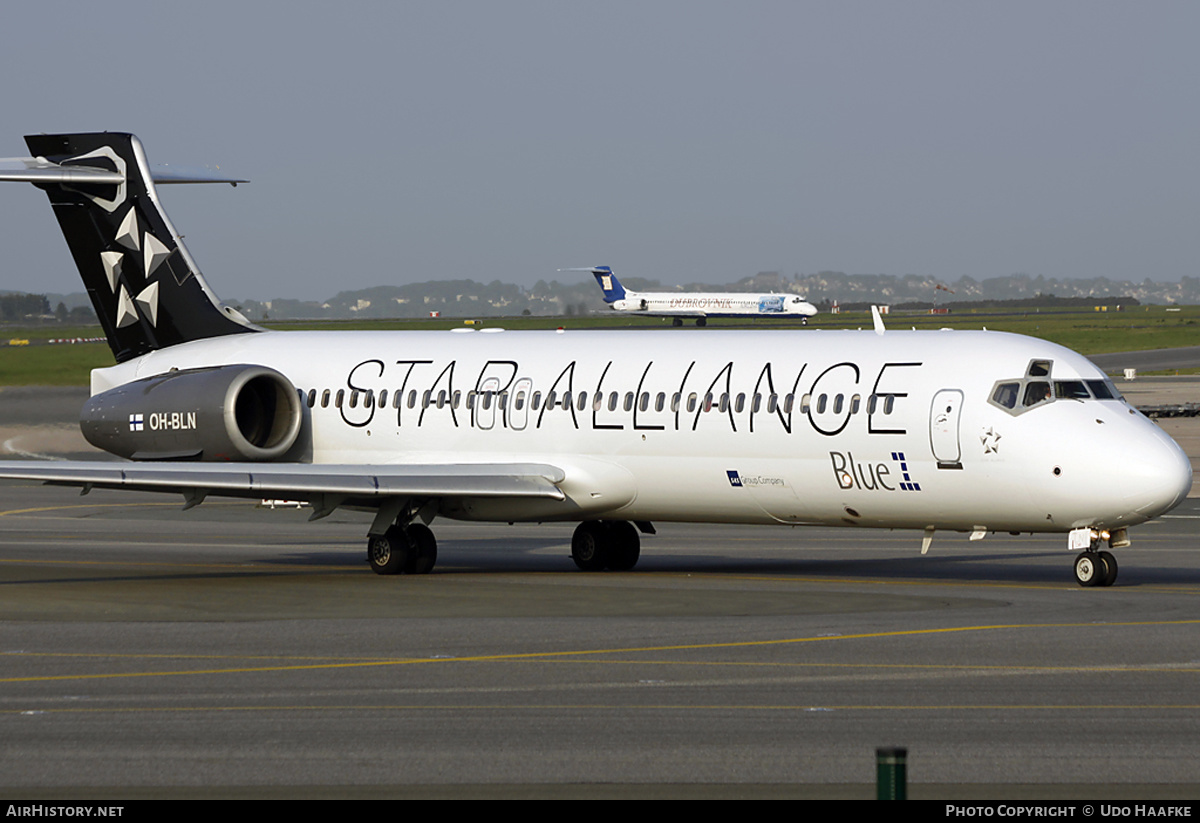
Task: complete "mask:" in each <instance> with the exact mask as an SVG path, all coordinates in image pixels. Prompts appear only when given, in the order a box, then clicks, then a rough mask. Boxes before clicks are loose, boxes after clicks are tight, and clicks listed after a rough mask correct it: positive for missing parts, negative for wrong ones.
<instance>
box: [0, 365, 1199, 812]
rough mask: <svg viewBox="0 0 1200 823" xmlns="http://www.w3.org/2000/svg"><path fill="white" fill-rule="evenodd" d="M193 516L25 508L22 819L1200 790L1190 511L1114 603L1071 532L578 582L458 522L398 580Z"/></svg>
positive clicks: (230, 515)
mask: <svg viewBox="0 0 1200 823" xmlns="http://www.w3.org/2000/svg"><path fill="white" fill-rule="evenodd" d="M1141 385H1143V386H1149V385H1150V383H1148V382H1146V383H1142V384H1141ZM1166 385H1167V386H1168V387H1169V386H1176V387H1178V386H1185V385H1192V384H1184V383H1176V384H1170V383H1168V384H1166ZM1122 389H1123V390H1125V391H1126V392H1128V391H1129V390H1128V387H1127V386H1124V385H1122ZM1168 391H1169V392H1174V393H1176V394H1177V393H1178V392H1179V391H1184V392H1188V391H1191V389H1190V388H1185V389H1178V388H1174V389H1168ZM1191 399H1192V400H1194V399H1195V398H1191ZM0 400H8V401H12V402H4V403H3V404H0V408H3V409H6V410H9V411H7V412H0V418H5V417H6V418H7V419H0V427H7V428H6V431H5V433H6V435H7V436H6V438H5V442H8V441H13V443H14V445H16V446H17V447H19V448H20V447H22V446H21V444H26V445H32V444H33V441H32V440H28V439H24V438H28V437H32V436H33V433H32V431H33V429H39V430H40V429H44V428H45V427H53V426H55V425H58V423H56V421H55V420H54V419H53V418H54V415H53V414H49V413H47V412H45V409H46V408H49V407H51V406H54V403H53V402H50V401H48V400H46V396H45V395H39V394H38V393H36V392H34V393H33V394H32V395H31V397H30V399H29V402H31V403H33V404H34V406H35V407H40V408H42V409H43V413H42V414H38V415H34V416H33V417H32V419H28V420H25V421H24V422H22V420H21V413H19V412H18V411H17V410H19V409H21V408H24V407H23V405H22V403H21V402H16V400H15V398H14V397H13V396H12V395H10V394H7V393H0ZM63 402H64V403H66V404H69V403H70V402H73V401H70V400H66V401H63ZM1178 425H1179V426H1180V431H1181V432H1182V435H1181V436H1180V440H1181V442H1183V443H1185V448H1188V449H1189V453H1191V454H1193V455H1195V454H1196V453H1197V452H1198V451H1200V449H1197V448H1194V447H1190V446H1188V445H1187V444H1188V443H1193V444H1197V445H1200V443H1197V440H1196V438H1195V432H1194V431H1192V429H1188V428H1187V425H1188V424H1187V421H1180V422H1179V424H1178ZM1192 425H1193V427H1194V425H1195V424H1194V421H1193V424H1192ZM42 434H43V435H45V434H46V432H44V431H43V432H42ZM1187 438H1192V439H1191V440H1188V439H1187ZM39 442H41V443H42V444H43V445H42V448H45V446H44V444H45V443H49V444H50V445H51V446H53V444H54V443H55V442H57V441H55V438H53V437H51V436H47V437H46V438H45V440H44V441H39ZM62 448H63V449H64V450H66V451H71V450H73V449H74V448H75V447H74V446H73V445H67V446H63V447H62ZM22 450H23V451H26V452H29V453H31V454H33V453H43V452H40V451H39V449H35V448H22ZM179 509H180V502H179V501H178V500H175V499H173V498H164V497H161V496H150V495H130V494H120V493H116V492H104V491H95V492H93V493H91V494H90V495H88V496H86V497H80V496H79V495H78V493H77V492H76V491H73V490H68V489H54V488H49V487H41V486H36V485H31V484H17V483H10V484H5V485H3V486H0V739H3V741H4V746H3V747H0V789H2V790H3V791H4V793H5V795H6V796H8V797H18V796H28V797H41V798H46V797H68V796H82V795H86V796H90V797H94V798H100V797H135V796H170V797H184V796H196V797H205V796H288V797H298V796H321V797H328V796H354V795H357V796H388V795H395V796H451V797H469V796H475V797H477V796H496V797H518V796H598V797H647V796H649V797H679V796H691V797H708V796H721V797H742V796H759V797H766V796H809V797H812V796H824V797H864V798H869V797H872V796H873V792H874V787H873V780H874V774H875V773H874V768H875V764H874V752H875V749H876V747H879V746H897V745H898V746H906V747H907V748H908V776H909V781H910V791H909V795H910V797H936V798H993V799H995V798H1018V797H1024V798H1030V797H1044V798H1076V799H1087V800H1092V801H1095V800H1104V799H1116V798H1134V797H1140V798H1155V799H1165V798H1181V797H1183V798H1191V797H1196V796H1198V795H1200V701H1198V699H1197V697H1196V695H1197V694H1200V641H1198V640H1197V638H1198V637H1200V559H1198V549H1200V539H1198V537H1200V534H1198V532H1200V500H1197V499H1190V500H1189V501H1187V502H1186V503H1185V504H1183V506H1181V507H1180V508H1178V509H1176V510H1175V511H1174V512H1172V513H1171V514H1170V515H1168V516H1166V517H1164V518H1162V519H1160V520H1158V521H1155V522H1153V523H1149V524H1146V525H1144V526H1141V527H1139V528H1137V529H1135V530H1133V532H1132V537H1133V541H1134V542H1133V546H1132V547H1131V548H1128V549H1124V550H1120V551H1119V552H1118V553H1117V557H1118V559H1119V561H1120V564H1121V571H1120V578H1119V579H1118V581H1117V584H1116V585H1115V586H1113V587H1112V588H1109V589H1083V588H1080V587H1079V586H1077V585H1076V584H1075V583H1074V580H1073V576H1072V573H1071V559H1072V556H1071V555H1070V554H1069V553H1068V552H1067V551H1066V549H1065V540H1064V539H1063V538H1062V537H1061V536H1058V537H1052V536H1045V537H1029V536H1021V537H1011V536H1007V535H990V536H988V537H987V538H986V539H985V540H983V541H980V542H968V541H967V539H966V535H961V534H945V535H943V534H940V533H939V535H938V536H937V537H936V538H935V540H934V543H933V547H932V549H931V551H930V554H929V555H927V556H924V557H922V556H921V555H920V554H919V547H920V535H919V534H916V533H909V532H886V531H882V532H876V531H867V530H849V529H844V530H842V529H786V528H777V529H776V528H735V527H713V526H681V525H673V524H661V525H660V526H659V534H658V535H656V536H654V537H648V538H646V539H645V540H644V542H643V558H642V561H641V563H640V564H639V567H638V569H637V570H636V571H634V572H630V573H620V574H613V573H603V574H584V573H581V572H578V571H576V570H575V569H574V565H573V564H572V562H571V560H570V557H569V541H570V534H571V527H570V526H569V525H554V526H551V525H546V526H511V527H510V526H503V525H500V526H496V525H465V524H454V523H446V522H442V521H438V522H437V523H436V524H435V525H436V531H437V534H438V538H439V547H440V559H439V565H438V567H437V569H436V570H435V571H434V573H433V574H431V575H428V576H423V577H406V576H400V577H394V578H383V577H378V576H376V575H374V574H371V572H370V570H369V568H368V566H367V564H366V563H365V562H364V559H363V555H364V551H363V548H364V546H363V544H364V541H363V533H364V531H365V527H366V522H367V521H366V519H365V516H363V515H354V514H341V513H338V514H335V515H334V516H332V517H330V518H328V519H326V520H323V521H320V522H317V523H311V524H310V523H306V522H305V520H306V518H307V514H308V512H307V511H304V510H295V509H277V510H269V509H262V508H259V507H256V506H254V505H253V504H247V503H242V502H230V503H223V502H219V501H217V502H210V503H205V504H204V505H203V506H200V507H198V508H196V509H192V510H190V511H187V512H181V511H180V510H179Z"/></svg>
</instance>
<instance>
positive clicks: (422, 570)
mask: <svg viewBox="0 0 1200 823" xmlns="http://www.w3.org/2000/svg"><path fill="white" fill-rule="evenodd" d="M408 539H409V542H410V543H411V544H412V546H413V552H412V554H411V556H410V557H409V558H408V567H407V568H406V569H405V570H404V571H405V572H406V573H407V574H429V573H430V572H431V571H433V567H434V564H436V563H437V538H435V537H434V536H433V532H432V531H430V529H429V527H428V526H426V525H425V524H423V523H413V524H412V525H410V526H409V527H408Z"/></svg>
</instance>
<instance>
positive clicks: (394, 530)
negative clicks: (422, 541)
mask: <svg viewBox="0 0 1200 823" xmlns="http://www.w3.org/2000/svg"><path fill="white" fill-rule="evenodd" d="M410 550H411V546H410V544H409V540H408V535H406V534H405V533H404V529H402V528H400V527H399V526H392V527H391V528H390V529H388V530H387V531H386V532H384V533H383V534H373V535H371V536H369V537H368V538H367V560H368V561H370V563H371V571H373V572H375V574H400V573H401V572H402V571H404V567H405V565H407V562H408V557H409V555H410V553H411V551H410Z"/></svg>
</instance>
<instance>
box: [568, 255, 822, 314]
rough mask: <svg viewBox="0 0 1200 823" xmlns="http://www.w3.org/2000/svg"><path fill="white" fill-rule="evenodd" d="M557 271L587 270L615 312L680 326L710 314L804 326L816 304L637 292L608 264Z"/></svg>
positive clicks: (790, 298)
mask: <svg viewBox="0 0 1200 823" xmlns="http://www.w3.org/2000/svg"><path fill="white" fill-rule="evenodd" d="M561 271H587V272H591V273H592V274H593V275H595V277H596V282H597V283H599V284H600V289H601V291H603V292H604V302H605V303H607V304H608V305H609V306H611V307H612V308H613V309H614V310H616V311H627V312H633V313H635V314H649V315H654V316H656V317H673V318H674V325H676V326H682V325H683V321H684V318H693V317H694V318H695V319H696V325H697V326H704V325H707V324H708V318H710V317H778V318H796V317H799V318H800V321H801V323H804V324H806V325H807V323H808V318H810V317H812V316H813V315H814V314H816V313H817V307H816V306H814V305H813V304H812V303H808V302H806V301H805V300H804V298H803V297H797V296H796V295H794V294H752V293H749V292H678V293H672V292H648V291H647V292H637V291H629V290H627V289H626V288H625V287H624V286H622V285H621V281H619V280H617V276H616V275H615V274H613V272H612V269H611V268H609V267H608V266H593V267H592V268H586V269H561Z"/></svg>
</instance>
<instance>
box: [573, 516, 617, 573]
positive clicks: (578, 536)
mask: <svg viewBox="0 0 1200 823" xmlns="http://www.w3.org/2000/svg"><path fill="white" fill-rule="evenodd" d="M608 547H609V538H608V524H606V523H604V522H603V521H600V520H585V521H584V522H583V523H580V524H579V525H578V526H576V527H575V534H573V535H572V536H571V559H572V560H574V561H575V565H576V566H578V567H579V568H581V569H582V570H583V571H585V572H598V571H603V570H604V568H605V567H606V566H607V565H608Z"/></svg>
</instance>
